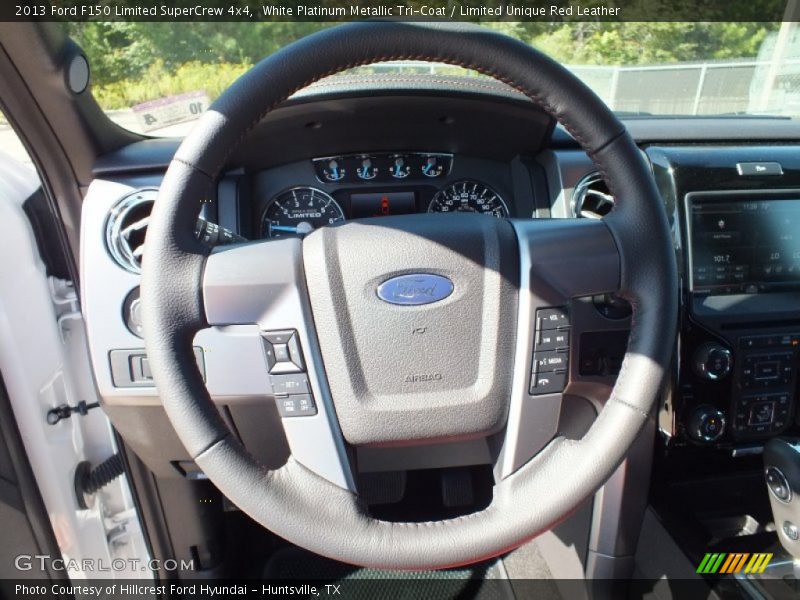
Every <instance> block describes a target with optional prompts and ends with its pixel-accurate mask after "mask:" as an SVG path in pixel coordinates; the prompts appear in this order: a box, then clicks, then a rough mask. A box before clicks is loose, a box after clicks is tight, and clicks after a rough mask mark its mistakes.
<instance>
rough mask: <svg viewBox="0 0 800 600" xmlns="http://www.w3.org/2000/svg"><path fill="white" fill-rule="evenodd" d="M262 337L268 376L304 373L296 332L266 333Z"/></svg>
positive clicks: (304, 366)
mask: <svg viewBox="0 0 800 600" xmlns="http://www.w3.org/2000/svg"><path fill="white" fill-rule="evenodd" d="M262 336H263V338H264V347H265V350H266V352H267V365H268V367H269V372H270V374H272V375H275V374H279V373H302V372H303V371H305V368H306V365H305V361H304V360H303V353H302V352H301V350H300V342H299V341H298V340H297V332H296V331H294V330H289V331H268V332H264V333H263V334H262Z"/></svg>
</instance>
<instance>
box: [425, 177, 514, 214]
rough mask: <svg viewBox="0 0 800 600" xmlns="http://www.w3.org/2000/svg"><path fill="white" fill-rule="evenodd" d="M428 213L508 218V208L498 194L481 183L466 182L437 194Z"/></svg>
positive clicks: (451, 185)
mask: <svg viewBox="0 0 800 600" xmlns="http://www.w3.org/2000/svg"><path fill="white" fill-rule="evenodd" d="M428 212H444V213H448V212H474V213H479V214H482V215H491V216H493V217H498V218H503V217H508V207H507V206H506V203H505V202H503V199H502V198H501V197H500V195H499V194H497V192H495V191H494V190H492V189H491V188H490V187H489V186H488V185H486V184H483V183H481V182H480V181H473V180H469V179H467V180H464V181H457V182H456V183H453V184H450V185H448V186H447V187H446V188H443V189H441V190H439V191H438V192H436V195H435V196H434V197H433V200H431V203H430V205H428Z"/></svg>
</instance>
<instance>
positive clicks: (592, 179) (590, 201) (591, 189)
mask: <svg viewBox="0 0 800 600" xmlns="http://www.w3.org/2000/svg"><path fill="white" fill-rule="evenodd" d="M612 208H614V196H612V195H611V194H609V193H608V186H607V185H606V182H605V181H604V180H603V178H602V177H601V176H600V173H597V172H594V173H590V174H589V175H587V176H586V177H584V178H583V179H581V180H580V182H579V183H578V185H576V186H575V191H574V192H573V194H572V211H573V214H574V215H575V216H576V217H583V218H586V219H602V218H603V217H605V216H606V215H607V214H608V213H610V212H611V209H612Z"/></svg>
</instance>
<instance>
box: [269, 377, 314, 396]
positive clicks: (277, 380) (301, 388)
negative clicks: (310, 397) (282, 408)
mask: <svg viewBox="0 0 800 600" xmlns="http://www.w3.org/2000/svg"><path fill="white" fill-rule="evenodd" d="M270 380H271V381H272V393H273V394H274V395H276V396H291V395H293V394H308V393H310V392H311V387H310V386H309V384H308V376H307V375H305V374H304V373H295V374H290V375H272V376H270Z"/></svg>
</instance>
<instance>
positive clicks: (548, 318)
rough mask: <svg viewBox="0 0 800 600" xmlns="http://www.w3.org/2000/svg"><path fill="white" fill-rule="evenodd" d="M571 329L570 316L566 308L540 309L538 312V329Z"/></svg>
mask: <svg viewBox="0 0 800 600" xmlns="http://www.w3.org/2000/svg"><path fill="white" fill-rule="evenodd" d="M565 327H569V315H568V314H567V309H566V308H540V309H539V310H537V311H536V328H537V329H538V330H540V331H544V330H547V329H562V328H565Z"/></svg>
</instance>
